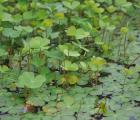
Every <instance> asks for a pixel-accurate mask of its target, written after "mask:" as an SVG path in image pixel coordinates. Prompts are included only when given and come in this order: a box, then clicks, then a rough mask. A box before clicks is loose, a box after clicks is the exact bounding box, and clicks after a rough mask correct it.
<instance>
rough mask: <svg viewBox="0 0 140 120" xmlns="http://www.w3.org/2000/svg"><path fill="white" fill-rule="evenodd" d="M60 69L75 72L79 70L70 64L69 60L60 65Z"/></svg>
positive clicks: (76, 66) (73, 64)
mask: <svg viewBox="0 0 140 120" xmlns="http://www.w3.org/2000/svg"><path fill="white" fill-rule="evenodd" d="M62 67H63V69H64V70H68V71H77V70H78V69H79V68H78V65H77V64H76V63H72V62H71V61H69V60H65V61H64V62H63V63H62Z"/></svg>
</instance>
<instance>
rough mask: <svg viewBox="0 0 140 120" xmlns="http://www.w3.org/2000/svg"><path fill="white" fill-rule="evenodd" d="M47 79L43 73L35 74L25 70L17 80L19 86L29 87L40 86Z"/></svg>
mask: <svg viewBox="0 0 140 120" xmlns="http://www.w3.org/2000/svg"><path fill="white" fill-rule="evenodd" d="M45 81H46V78H45V77H44V76H42V75H37V76H36V77H35V76H34V73H33V72H23V73H22V75H20V76H19V78H18V81H17V86H18V87H27V88H39V87H41V86H42V84H43V83H44V82H45Z"/></svg>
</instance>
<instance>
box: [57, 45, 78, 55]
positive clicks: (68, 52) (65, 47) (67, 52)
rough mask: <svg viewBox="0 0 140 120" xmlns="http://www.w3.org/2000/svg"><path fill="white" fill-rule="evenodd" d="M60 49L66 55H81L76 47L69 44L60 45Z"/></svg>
mask: <svg viewBox="0 0 140 120" xmlns="http://www.w3.org/2000/svg"><path fill="white" fill-rule="evenodd" d="M59 49H60V51H61V52H63V53H64V54H65V55H66V56H71V57H78V56H80V53H79V52H78V51H76V50H74V48H72V47H71V46H70V45H69V44H66V45H59Z"/></svg>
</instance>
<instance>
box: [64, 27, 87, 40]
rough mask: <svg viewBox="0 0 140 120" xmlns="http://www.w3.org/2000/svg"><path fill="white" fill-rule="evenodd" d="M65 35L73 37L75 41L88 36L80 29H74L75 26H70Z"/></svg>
mask: <svg viewBox="0 0 140 120" xmlns="http://www.w3.org/2000/svg"><path fill="white" fill-rule="evenodd" d="M66 33H67V35H68V36H73V37H75V38H76V39H83V38H85V37H88V36H89V32H87V31H85V30H84V29H82V28H78V29H76V28H75V26H70V27H69V28H68V29H67V30H66Z"/></svg>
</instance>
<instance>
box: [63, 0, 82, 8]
mask: <svg viewBox="0 0 140 120" xmlns="http://www.w3.org/2000/svg"><path fill="white" fill-rule="evenodd" d="M63 4H64V6H66V7H67V8H69V9H72V10H73V9H75V8H77V7H78V6H79V5H80V2H78V1H73V2H72V3H70V2H68V1H64V2H63Z"/></svg>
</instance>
